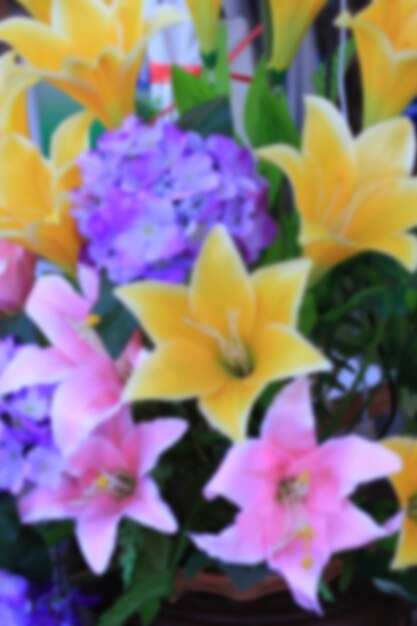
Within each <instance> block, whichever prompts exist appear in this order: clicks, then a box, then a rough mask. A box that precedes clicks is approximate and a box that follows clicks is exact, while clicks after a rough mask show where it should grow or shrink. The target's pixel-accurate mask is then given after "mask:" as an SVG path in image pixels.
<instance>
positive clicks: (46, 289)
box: [26, 275, 92, 363]
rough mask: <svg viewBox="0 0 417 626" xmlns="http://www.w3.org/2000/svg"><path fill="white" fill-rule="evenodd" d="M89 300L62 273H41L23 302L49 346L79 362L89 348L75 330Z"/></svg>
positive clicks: (83, 315) (90, 350)
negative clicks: (58, 274) (56, 274)
mask: <svg viewBox="0 0 417 626" xmlns="http://www.w3.org/2000/svg"><path fill="white" fill-rule="evenodd" d="M90 308H91V303H90V302H89V301H87V300H85V299H84V298H83V297H82V296H81V295H80V294H79V293H77V292H76V291H75V289H74V288H73V287H72V286H71V285H70V283H68V281H67V280H66V279H65V278H63V277H62V276H55V275H53V276H44V277H42V278H40V279H39V280H38V281H37V283H36V284H35V286H34V288H33V290H32V292H31V294H30V296H29V299H28V301H27V303H26V313H27V314H28V316H29V317H30V318H31V319H32V320H33V321H34V322H35V323H36V324H37V325H38V326H39V328H40V329H41V330H42V332H43V334H44V335H45V336H46V337H47V338H48V339H49V341H50V342H51V344H52V345H54V346H56V347H57V348H59V350H60V351H61V352H63V353H64V354H65V355H66V356H67V357H68V359H70V360H71V361H72V362H75V363H78V362H79V361H82V360H83V359H84V358H85V357H86V356H88V355H89V354H91V352H92V347H91V346H90V344H89V343H88V342H87V341H86V340H85V339H83V338H82V336H81V333H80V332H79V330H78V329H77V324H81V323H83V322H84V321H85V319H86V318H87V316H88V314H89V311H90Z"/></svg>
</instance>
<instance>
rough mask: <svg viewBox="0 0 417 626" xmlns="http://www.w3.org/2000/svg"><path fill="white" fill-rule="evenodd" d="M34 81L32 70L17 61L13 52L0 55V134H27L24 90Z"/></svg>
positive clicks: (27, 124) (27, 125) (35, 79)
mask: <svg viewBox="0 0 417 626" xmlns="http://www.w3.org/2000/svg"><path fill="white" fill-rule="evenodd" d="M36 82H37V78H36V76H34V74H33V72H31V71H30V70H29V69H28V67H27V66H26V65H23V64H22V63H18V62H17V60H16V55H15V54H14V53H13V52H8V53H6V54H2V55H1V56H0V135H3V134H4V133H9V132H16V133H20V134H21V135H25V136H28V135H29V123H28V115H27V108H26V91H27V89H29V88H30V87H32V86H33V85H34V84H35V83H36Z"/></svg>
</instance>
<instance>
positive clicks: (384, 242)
mask: <svg viewBox="0 0 417 626" xmlns="http://www.w3.org/2000/svg"><path fill="white" fill-rule="evenodd" d="M367 249H368V250H373V251H374V252H381V253H382V254H386V255H388V256H390V257H392V258H394V259H395V260H396V261H398V262H399V263H401V265H404V267H405V268H406V269H407V270H408V271H409V272H414V270H415V269H416V268H417V239H416V238H415V237H413V236H411V235H392V236H391V237H386V238H385V239H382V238H381V239H377V240H375V241H374V240H371V241H368V242H367Z"/></svg>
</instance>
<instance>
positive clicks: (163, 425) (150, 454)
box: [125, 417, 188, 476]
mask: <svg viewBox="0 0 417 626" xmlns="http://www.w3.org/2000/svg"><path fill="white" fill-rule="evenodd" d="M136 428H137V436H136V437H134V438H133V437H132V435H128V440H127V441H126V446H125V447H126V451H125V455H126V456H128V449H129V439H131V440H132V441H133V439H135V441H134V447H135V453H136V455H137V458H138V460H139V472H140V475H141V476H144V475H145V474H147V473H148V472H150V471H151V470H152V469H153V468H154V467H155V465H156V464H157V463H158V460H159V457H160V456H161V455H162V454H163V453H164V452H165V451H166V450H168V448H171V446H173V445H174V444H175V443H176V442H177V441H178V440H179V439H181V437H182V436H183V435H184V433H185V431H186V430H187V428H188V425H187V423H186V422H185V421H184V420H180V419H175V418H169V417H165V418H163V419H162V418H161V419H155V420H153V421H152V422H144V423H141V424H138V426H137V427H136Z"/></svg>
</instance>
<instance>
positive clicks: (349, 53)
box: [312, 39, 356, 102]
mask: <svg viewBox="0 0 417 626" xmlns="http://www.w3.org/2000/svg"><path fill="white" fill-rule="evenodd" d="M355 50H356V46H355V40H354V39H349V41H348V42H347V45H346V54H345V60H344V67H345V70H346V69H347V68H348V66H349V64H350V62H351V60H352V58H353V55H354V54H355ZM339 62H340V50H337V52H335V53H334V54H332V56H331V59H330V67H329V69H328V62H327V61H324V62H323V63H321V64H320V65H319V67H318V69H317V70H316V71H315V72H314V74H313V77H312V79H313V84H314V86H315V88H316V92H317V93H318V94H319V95H320V96H326V95H327V97H328V98H329V99H330V100H332V101H333V102H336V100H337V97H338V90H339V84H338V83H339V81H338V71H339ZM328 72H330V76H329V79H328Z"/></svg>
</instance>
